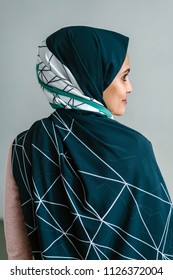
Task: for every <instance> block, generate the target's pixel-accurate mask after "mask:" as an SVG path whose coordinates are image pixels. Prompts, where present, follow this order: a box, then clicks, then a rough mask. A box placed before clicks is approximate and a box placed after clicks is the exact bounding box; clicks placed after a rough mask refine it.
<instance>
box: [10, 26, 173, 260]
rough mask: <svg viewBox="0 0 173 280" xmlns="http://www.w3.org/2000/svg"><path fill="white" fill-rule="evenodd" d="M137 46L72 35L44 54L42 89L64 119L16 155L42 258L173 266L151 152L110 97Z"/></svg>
mask: <svg viewBox="0 0 173 280" xmlns="http://www.w3.org/2000/svg"><path fill="white" fill-rule="evenodd" d="M127 45H128V38H127V37H125V36H123V35H120V34H117V33H115V32H111V31H105V30H101V29H95V28H89V27H68V28H63V29H61V30H60V31H58V32H56V33H54V34H53V35H51V36H50V37H48V39H47V40H46V42H43V44H42V45H41V46H40V51H39V54H38V64H37V75H38V80H39V82H40V84H41V86H42V87H43V90H44V91H45V93H46V95H47V97H48V100H49V102H50V104H51V105H52V107H54V108H56V110H55V111H54V113H53V114H51V115H50V116H49V117H48V118H44V119H42V120H39V121H37V122H35V123H34V124H33V125H32V127H31V128H30V129H28V130H27V131H25V132H22V133H21V134H20V135H18V136H17V138H16V139H15V141H14V143H13V155H12V168H13V174H14V178H15V180H16V182H17V185H18V188H19V193H20V198H21V205H22V209H23V213H24V218H25V223H26V226H27V230H28V235H29V238H30V241H31V246H32V250H33V255H34V256H35V258H36V259H47V260H49V259H70V260H73V259H105V260H106V259H112V260H114V259H127V260H129V259H137V260H138V259H142V260H145V259H154V260H157V259H159V260H166V259H173V215H172V209H173V207H172V206H173V205H172V202H171V199H170V196H169V194H168V190H167V188H166V186H165V183H164V180H163V178H162V175H161V173H160V170H159V168H158V165H157V163H156V160H155V156H154V153H153V150H152V146H151V143H150V142H149V141H148V140H147V139H146V138H145V137H144V136H142V135H141V134H140V133H138V132H136V131H134V130H132V129H130V128H128V127H126V126H124V125H122V124H120V123H118V122H117V121H115V120H114V119H112V118H111V113H110V112H109V111H108V110H107V108H105V104H104V102H103V98H102V93H103V90H104V89H105V88H106V87H107V86H108V85H109V84H110V83H111V81H112V80H113V78H114V77H115V76H116V74H117V73H118V71H119V70H120V68H121V66H122V64H123V61H124V58H125V55H126V52H127ZM45 54H46V55H45ZM54 56H55V57H54ZM55 68H56V69H55ZM57 69H58V70H57ZM53 72H54V74H53V75H54V76H51V75H52V73H53Z"/></svg>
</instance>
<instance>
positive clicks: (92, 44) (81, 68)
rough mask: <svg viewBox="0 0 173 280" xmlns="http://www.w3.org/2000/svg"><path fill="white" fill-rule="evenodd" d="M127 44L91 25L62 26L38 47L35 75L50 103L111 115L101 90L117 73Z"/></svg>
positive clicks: (113, 33)
mask: <svg viewBox="0 0 173 280" xmlns="http://www.w3.org/2000/svg"><path fill="white" fill-rule="evenodd" d="M127 46H128V38H127V37H126V36H123V35H121V34H118V33H115V32H112V31H107V30H102V29H96V28H91V27H90V28H89V27H79V26H78V27H76V26H75V27H68V28H63V29H61V30H59V31H57V32H55V33H54V34H52V35H51V36H49V37H48V38H47V40H46V41H44V42H43V44H42V45H41V46H40V47H39V50H38V64H37V76H38V81H39V83H40V85H41V86H42V87H43V89H44V92H45V94H46V96H47V98H48V100H49V103H50V104H51V106H52V107H53V108H66V109H78V110H79V109H81V110H89V111H94V112H100V113H102V114H106V115H107V116H108V117H111V116H112V115H111V113H110V112H109V111H108V110H107V109H106V108H105V103H104V101H103V91H104V90H105V89H106V88H107V87H108V86H109V85H110V83H111V82H112V81H113V79H114V78H115V76H116V75H117V73H118V72H119V70H120V68H121V66H122V64H123V61H124V59H125V56H126V52H127ZM79 85H80V86H79Z"/></svg>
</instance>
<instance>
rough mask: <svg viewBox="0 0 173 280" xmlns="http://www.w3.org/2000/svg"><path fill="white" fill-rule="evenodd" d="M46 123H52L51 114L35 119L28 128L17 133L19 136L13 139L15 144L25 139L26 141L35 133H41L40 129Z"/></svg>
mask: <svg viewBox="0 0 173 280" xmlns="http://www.w3.org/2000/svg"><path fill="white" fill-rule="evenodd" d="M46 123H47V124H48V123H50V116H49V117H45V118H42V119H39V120H37V121H35V122H34V123H32V125H31V126H30V127H29V128H28V129H26V130H23V131H22V132H20V133H19V134H17V136H16V137H15V138H14V140H13V145H14V144H16V143H18V144H20V143H23V141H24V140H25V141H26V140H27V139H28V138H30V137H31V136H32V135H33V134H35V133H36V134H39V131H40V130H41V129H42V128H43V126H44V124H45V125H46Z"/></svg>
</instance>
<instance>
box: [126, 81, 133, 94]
mask: <svg viewBox="0 0 173 280" xmlns="http://www.w3.org/2000/svg"><path fill="white" fill-rule="evenodd" d="M132 91H133V88H132V85H131V83H130V81H128V85H127V93H131V92H132Z"/></svg>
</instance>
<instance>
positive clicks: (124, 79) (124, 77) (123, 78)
mask: <svg viewBox="0 0 173 280" xmlns="http://www.w3.org/2000/svg"><path fill="white" fill-rule="evenodd" d="M127 76H128V74H125V75H124V76H122V77H121V80H123V81H124V82H125V81H127V80H126V77H127Z"/></svg>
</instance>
